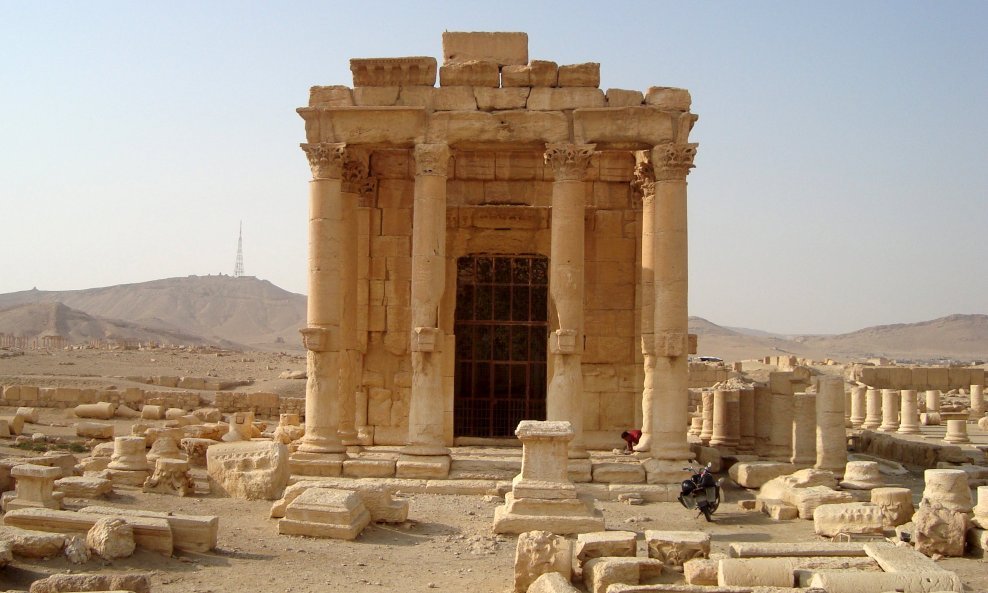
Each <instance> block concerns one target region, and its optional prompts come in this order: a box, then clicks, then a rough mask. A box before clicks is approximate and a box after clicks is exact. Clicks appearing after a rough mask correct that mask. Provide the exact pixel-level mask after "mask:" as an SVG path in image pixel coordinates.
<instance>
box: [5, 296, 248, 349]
mask: <svg viewBox="0 0 988 593" xmlns="http://www.w3.org/2000/svg"><path fill="white" fill-rule="evenodd" d="M0 328H2V329H3V333H7V334H11V335H15V336H19V337H26V338H29V339H30V338H39V337H44V336H55V335H57V336H62V337H63V338H65V339H66V340H67V341H68V342H69V343H71V344H79V343H86V342H89V341H90V340H139V341H142V342H147V341H151V340H153V341H155V342H158V343H160V344H184V345H197V346H219V347H224V348H236V347H238V346H239V345H238V344H235V343H232V342H229V341H226V340H207V339H204V338H202V337H201V336H196V335H192V334H187V333H183V332H179V331H169V330H166V329H160V328H157V329H155V328H149V327H144V326H141V325H138V324H136V323H130V322H127V321H120V320H115V319H103V318H99V317H93V316H92V315H88V314H86V313H84V312H82V311H78V310H76V309H71V308H69V307H66V306H65V305H63V304H62V303H29V304H26V305H14V306H13V307H10V308H7V309H0Z"/></svg>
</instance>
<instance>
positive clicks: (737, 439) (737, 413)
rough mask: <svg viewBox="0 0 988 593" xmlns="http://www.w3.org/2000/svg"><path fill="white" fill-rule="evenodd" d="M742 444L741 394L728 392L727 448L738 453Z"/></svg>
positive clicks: (733, 391) (734, 390)
mask: <svg viewBox="0 0 988 593" xmlns="http://www.w3.org/2000/svg"><path fill="white" fill-rule="evenodd" d="M740 444H741V394H740V392H739V391H738V390H737V389H731V390H729V391H728V392H727V443H726V445H727V447H728V448H729V449H731V450H732V451H734V452H737V449H738V446H739V445H740Z"/></svg>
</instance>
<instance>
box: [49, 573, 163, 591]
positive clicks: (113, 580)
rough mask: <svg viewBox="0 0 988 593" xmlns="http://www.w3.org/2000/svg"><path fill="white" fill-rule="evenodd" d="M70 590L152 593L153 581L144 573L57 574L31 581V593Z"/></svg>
mask: <svg viewBox="0 0 988 593" xmlns="http://www.w3.org/2000/svg"><path fill="white" fill-rule="evenodd" d="M70 591H132V592H133V593H151V583H150V581H149V580H148V577H147V575H143V574H56V575H52V576H50V577H48V578H44V579H40V580H37V581H34V582H33V583H31V589H30V593H68V592H70Z"/></svg>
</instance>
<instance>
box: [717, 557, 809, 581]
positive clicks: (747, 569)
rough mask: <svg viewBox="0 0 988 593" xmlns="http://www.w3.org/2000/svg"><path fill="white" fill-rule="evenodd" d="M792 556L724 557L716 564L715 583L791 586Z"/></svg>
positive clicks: (793, 577) (794, 564) (793, 562)
mask: <svg viewBox="0 0 988 593" xmlns="http://www.w3.org/2000/svg"><path fill="white" fill-rule="evenodd" d="M795 568H796V562H795V561H794V560H793V559H792V558H725V559H723V560H721V561H720V562H719V563H718V565H717V584H718V585H719V586H736V587H755V586H758V587H792V586H794V583H795V581H796V579H795V576H794V575H793V570H795Z"/></svg>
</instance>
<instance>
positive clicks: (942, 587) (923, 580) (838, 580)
mask: <svg viewBox="0 0 988 593" xmlns="http://www.w3.org/2000/svg"><path fill="white" fill-rule="evenodd" d="M809 584H810V587H819V588H820V589H824V590H825V591H826V592H827V593H885V592H886V591H909V592H911V593H933V592H934V591H936V592H940V591H956V592H957V593H960V592H961V591H963V590H964V585H963V583H961V580H960V578H959V577H958V576H957V575H956V574H954V573H952V572H949V571H946V570H944V571H939V572H918V573H917V572H893V573H889V572H862V571H849V570H833V571H831V570H820V571H816V572H815V573H814V574H813V576H812V577H811V578H810V581H809Z"/></svg>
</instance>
